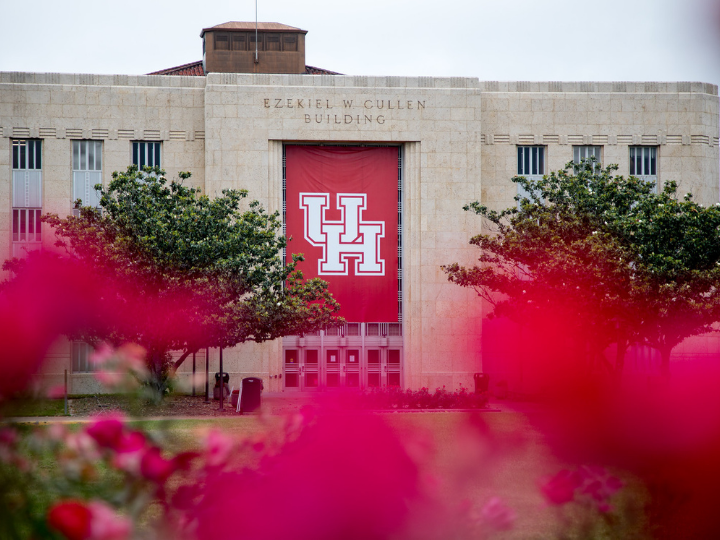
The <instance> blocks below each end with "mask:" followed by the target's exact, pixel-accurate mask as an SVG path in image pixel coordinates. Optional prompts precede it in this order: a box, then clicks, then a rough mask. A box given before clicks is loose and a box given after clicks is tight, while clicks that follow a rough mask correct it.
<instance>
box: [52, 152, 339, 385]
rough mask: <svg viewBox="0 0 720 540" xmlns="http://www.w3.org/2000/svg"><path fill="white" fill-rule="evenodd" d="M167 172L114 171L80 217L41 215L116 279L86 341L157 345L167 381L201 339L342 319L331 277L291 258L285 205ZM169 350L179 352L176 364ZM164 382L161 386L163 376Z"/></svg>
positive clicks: (153, 348)
mask: <svg viewBox="0 0 720 540" xmlns="http://www.w3.org/2000/svg"><path fill="white" fill-rule="evenodd" d="M189 177H190V174H189V173H180V178H179V180H177V181H171V182H168V180H167V179H166V178H165V173H164V171H162V170H159V169H154V170H151V169H147V168H146V170H145V171H139V170H138V169H137V168H136V167H134V166H132V167H129V168H128V170H127V171H126V172H123V173H117V172H116V173H113V178H112V181H111V182H110V184H109V185H108V187H107V189H102V186H100V185H98V186H96V189H98V190H99V191H100V193H101V197H100V207H99V208H91V207H87V206H80V202H79V201H78V203H77V204H76V205H77V206H78V207H79V212H77V215H74V216H68V217H67V218H61V217H59V216H57V215H54V214H48V215H46V216H43V221H45V222H46V223H48V224H50V225H51V226H52V227H53V228H54V230H55V233H56V236H57V238H58V240H57V246H59V247H61V248H63V250H64V251H65V252H66V254H67V256H68V257H70V258H72V259H74V260H76V261H78V262H81V263H83V264H84V265H86V266H89V267H90V268H91V269H92V270H93V272H94V273H95V274H96V275H97V276H99V277H102V278H103V279H104V280H105V283H107V284H108V286H107V290H106V294H104V295H103V301H105V303H106V307H107V313H108V317H109V318H110V319H111V320H112V323H111V324H109V325H108V324H105V325H95V326H88V327H86V328H84V329H83V330H82V331H81V332H79V333H78V335H75V336H73V337H74V338H77V339H84V340H87V341H89V342H97V341H99V340H105V341H110V342H112V343H115V344H120V343H124V342H135V343H139V344H140V345H142V346H144V347H145V348H146V349H147V351H148V360H149V364H150V368H151V371H152V372H153V374H154V375H155V377H156V380H157V381H161V380H162V378H163V373H165V372H167V370H168V368H177V367H178V366H179V365H180V363H182V361H183V360H184V359H185V358H186V357H187V356H188V355H189V354H191V353H193V352H196V351H198V350H200V349H201V348H204V347H231V346H234V345H237V344H238V343H242V342H245V341H249V340H251V341H256V342H261V341H265V340H271V339H275V338H277V337H280V336H283V335H289V334H299V333H303V332H307V331H311V330H316V329H318V328H322V327H324V326H327V325H333V324H338V323H339V322H342V321H341V320H339V319H336V318H335V317H334V315H335V313H337V311H338V310H339V305H338V304H337V302H336V301H335V300H334V299H333V298H332V295H331V294H330V293H329V292H328V291H327V285H326V283H325V282H323V281H321V280H317V279H313V280H304V279H303V276H302V274H301V273H300V272H299V271H297V270H296V269H295V265H296V262H297V261H298V260H301V259H302V257H301V256H300V255H293V256H292V260H291V262H289V263H288V264H284V262H283V257H282V253H283V250H284V249H285V247H286V240H285V238H284V237H283V236H281V235H280V234H278V233H279V232H280V231H281V226H282V225H281V221H280V218H279V214H278V213H277V212H275V213H272V214H269V213H267V212H265V210H264V209H263V208H262V206H261V205H260V204H259V203H258V202H257V201H252V202H250V203H249V204H247V205H246V209H245V210H241V204H243V200H244V199H246V198H247V196H248V193H247V191H245V190H223V192H222V195H221V196H217V197H215V198H210V197H208V196H207V195H204V194H202V193H201V192H200V190H199V189H198V188H192V187H188V186H186V185H184V182H183V181H184V180H186V179H187V178H189ZM169 351H182V355H181V356H180V358H179V360H178V361H176V362H175V364H174V365H171V364H170V356H169V354H168V353H169ZM158 384H160V383H159V382H158Z"/></svg>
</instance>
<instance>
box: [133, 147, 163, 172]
mask: <svg viewBox="0 0 720 540" xmlns="http://www.w3.org/2000/svg"><path fill="white" fill-rule="evenodd" d="M132 144H133V156H132V159H133V165H137V166H138V169H140V170H142V169H143V167H145V166H146V165H147V166H149V167H161V165H160V143H159V142H134V143H132Z"/></svg>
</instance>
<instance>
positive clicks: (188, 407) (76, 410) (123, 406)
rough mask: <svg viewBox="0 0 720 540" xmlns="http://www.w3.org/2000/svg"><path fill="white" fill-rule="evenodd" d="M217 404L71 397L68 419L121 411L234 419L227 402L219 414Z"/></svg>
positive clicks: (199, 398) (192, 399) (202, 398)
mask: <svg viewBox="0 0 720 540" xmlns="http://www.w3.org/2000/svg"><path fill="white" fill-rule="evenodd" d="M219 407H220V402H219V401H213V400H210V403H205V396H204V395H203V396H196V397H192V396H168V397H167V398H165V399H164V400H163V402H162V403H160V404H158V405H154V404H152V403H148V402H145V401H140V400H136V401H131V400H130V399H129V398H128V397H127V396H119V395H103V394H98V395H93V396H86V397H81V398H72V399H70V403H69V412H70V415H71V416H92V415H95V414H107V413H110V412H122V413H125V414H130V415H132V416H235V415H238V416H239V413H236V412H235V407H233V406H232V405H231V404H230V402H229V401H227V400H226V401H225V405H224V410H223V411H220V410H219Z"/></svg>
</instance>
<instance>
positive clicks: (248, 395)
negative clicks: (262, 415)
mask: <svg viewBox="0 0 720 540" xmlns="http://www.w3.org/2000/svg"><path fill="white" fill-rule="evenodd" d="M262 391H263V382H262V379H258V378H257V377H245V378H244V379H243V380H242V387H241V390H240V414H243V413H246V412H252V411H254V410H257V409H258V407H260V395H261V394H262Z"/></svg>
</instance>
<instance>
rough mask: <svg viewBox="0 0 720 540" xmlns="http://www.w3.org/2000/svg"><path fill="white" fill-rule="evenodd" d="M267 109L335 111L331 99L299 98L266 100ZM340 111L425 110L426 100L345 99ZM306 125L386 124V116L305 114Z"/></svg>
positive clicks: (264, 102)
mask: <svg viewBox="0 0 720 540" xmlns="http://www.w3.org/2000/svg"><path fill="white" fill-rule="evenodd" d="M263 105H264V107H265V108H266V109H295V110H297V109H334V108H335V105H334V103H333V104H331V103H330V100H329V99H298V98H264V99H263ZM337 108H340V109H352V108H356V109H357V108H362V109H365V110H370V109H374V110H376V111H380V110H382V111H392V110H421V109H424V108H425V100H422V101H420V100H410V99H408V100H400V99H397V100H392V99H366V100H364V101H363V100H357V101H356V100H353V99H343V100H342V106H340V105H338V106H337ZM304 116H305V123H306V124H311V123H315V124H373V123H378V124H384V123H385V115H384V114H375V115H373V114H342V113H341V114H322V113H321V114H305V115H304Z"/></svg>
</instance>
